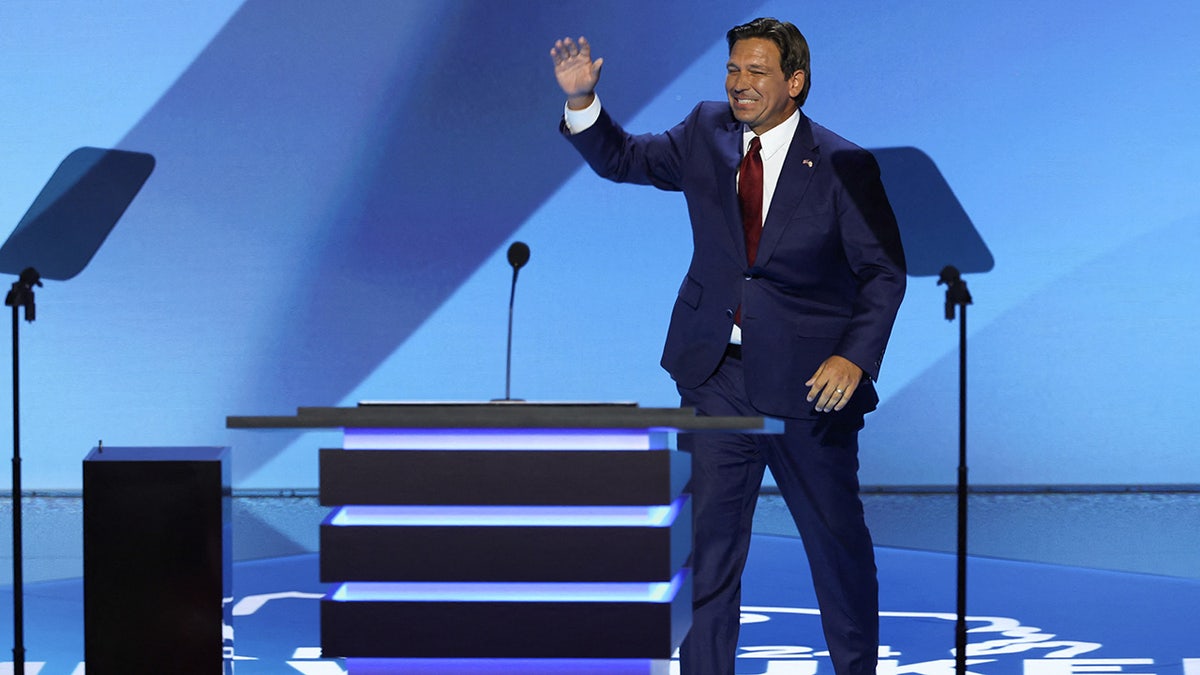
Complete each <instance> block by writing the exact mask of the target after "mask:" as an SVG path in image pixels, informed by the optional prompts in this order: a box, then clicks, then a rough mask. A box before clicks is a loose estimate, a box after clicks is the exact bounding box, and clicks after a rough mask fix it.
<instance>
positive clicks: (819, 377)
mask: <svg viewBox="0 0 1200 675" xmlns="http://www.w3.org/2000/svg"><path fill="white" fill-rule="evenodd" d="M862 374H863V371H862V368H859V367H858V366H856V365H854V363H853V362H851V361H850V360H849V359H847V358H844V357H841V356H838V355H836V354H835V355H833V356H831V357H829V358H827V359H825V362H824V363H822V364H821V367H820V368H817V372H816V373H814V374H813V376H812V377H811V378H809V380H808V382H805V383H804V386H806V387H808V388H809V390H808V402H809V403H812V402H813V401H816V402H817V412H829V411H831V410H841V409H842V408H845V407H846V404H847V403H849V402H850V397H851V396H853V395H854V390H855V389H858V383H859V382H861V381H862Z"/></svg>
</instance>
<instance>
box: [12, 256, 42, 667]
mask: <svg viewBox="0 0 1200 675" xmlns="http://www.w3.org/2000/svg"><path fill="white" fill-rule="evenodd" d="M35 285H36V286H41V285H42V279H41V275H39V274H38V272H37V270H35V269H33V268H32V267H26V268H25V270H24V271H22V272H21V276H20V278H19V279H17V280H16V281H14V282H13V285H12V289H10V290H9V291H8V295H7V296H6V297H5V298H4V304H6V305H8V306H9V307H12V354H13V357H12V371H13V377H12V385H13V425H12V426H13V458H12V510H13V516H12V518H13V522H12V531H13V546H12V547H13V672H14V673H24V672H25V574H24V562H23V559H22V557H23V552H22V546H21V538H22V531H21V366H20V364H21V349H20V342H19V340H18V337H19V334H20V333H19V330H18V328H19V327H20V325H21V322H20V321H19V320H18V318H17V314H18V310H19V308H21V307H24V308H25V320H26V321H29V322H31V323H32V322H33V320H34V319H35V318H37V306H36V305H35V304H34V297H33V287H34V286H35Z"/></svg>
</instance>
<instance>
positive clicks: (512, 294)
mask: <svg viewBox="0 0 1200 675" xmlns="http://www.w3.org/2000/svg"><path fill="white" fill-rule="evenodd" d="M527 262H529V246H528V245H526V244H525V243H524V242H520V241H514V242H513V243H512V245H511V246H509V247H508V264H509V265H512V268H513V275H512V290H511V291H509V294H508V348H507V349H506V351H505V355H504V398H503V399H501V400H504V401H520V400H521V399H514V398H512V397H511V396H510V391H511V390H510V386H511V384H512V328H513V302H514V301H515V300H516V298H517V273H518V272H520V271H521V268H522V267H524V266H525V263H527Z"/></svg>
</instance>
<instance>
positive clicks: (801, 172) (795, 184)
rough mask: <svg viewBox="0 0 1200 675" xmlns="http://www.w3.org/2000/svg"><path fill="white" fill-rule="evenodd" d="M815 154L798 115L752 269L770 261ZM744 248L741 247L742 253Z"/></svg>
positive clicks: (805, 184) (808, 126)
mask: <svg viewBox="0 0 1200 675" xmlns="http://www.w3.org/2000/svg"><path fill="white" fill-rule="evenodd" d="M817 150H818V148H817V146H816V142H815V141H814V140H813V133H812V126H811V124H810V123H809V120H808V117H806V116H805V115H804V113H800V125H799V126H797V127H796V133H795V134H794V135H793V136H792V143H791V145H790V146H788V150H787V156H786V157H785V158H784V160H783V168H782V171H781V172H780V174H779V183H777V184H776V185H775V194H774V195H772V196H771V209H770V211H768V212H767V219H766V222H765V223H764V224H763V233H762V240H761V241H759V243H758V255H757V257H756V258H755V261H754V262H755V266H756V267H761V266H763V265H766V264H767V261H769V260H770V259H771V254H772V253H773V252H774V251H775V248H776V246H778V244H779V240H780V239H781V238H782V237H783V231H784V230H785V229H786V228H787V225H788V223H789V222H790V221H791V219H792V214H793V213H795V212H796V209H797V208H798V207H799V206H800V202H801V201H802V200H803V198H804V193H805V191H806V190H807V189H808V183H809V181H810V180H812V176H813V173H814V172H815V170H816V167H817V164H818V163H819V162H820V161H821V156H820V154H819V153H818V152H817ZM735 197H736V196H735ZM735 202H736V199H735ZM744 247H745V245H744V244H743V249H744Z"/></svg>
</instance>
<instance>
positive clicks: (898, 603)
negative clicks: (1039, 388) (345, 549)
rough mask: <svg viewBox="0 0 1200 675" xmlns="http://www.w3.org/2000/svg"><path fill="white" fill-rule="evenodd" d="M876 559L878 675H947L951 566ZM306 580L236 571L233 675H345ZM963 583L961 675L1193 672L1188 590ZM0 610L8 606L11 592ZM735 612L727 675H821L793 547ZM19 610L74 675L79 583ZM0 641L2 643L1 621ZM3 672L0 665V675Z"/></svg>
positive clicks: (278, 572)
mask: <svg viewBox="0 0 1200 675" xmlns="http://www.w3.org/2000/svg"><path fill="white" fill-rule="evenodd" d="M878 560H879V562H878V565H879V576H880V586H881V589H882V590H881V609H882V612H881V614H882V624H881V626H882V638H883V644H884V646H883V647H882V648H881V656H882V659H881V665H880V668H879V673H880V675H901V674H910V673H911V674H915V675H950V674H951V673H953V672H954V661H953V652H952V650H953V646H954V624H955V621H954V619H955V617H954V608H955V559H954V556H953V555H950V554H946V553H933V552H924V551H912V550H903V549H895V548H879V549H878ZM317 572H318V562H317V556H316V554H312V553H306V554H301V555H291V556H283V557H277V558H270V559H263V560H253V561H243V562H238V563H235V565H234V594H235V597H234V604H233V614H234V619H233V628H234V649H235V652H236V654H237V661H236V665H235V671H236V673H238V675H256V674H272V675H274V674H286V673H304V674H306V675H338V674H340V673H343V672H344V669H343V666H342V664H341V663H339V662H338V661H332V660H322V659H320V653H319V649H318V645H319V641H320V638H319V628H318V598H319V597H320V596H321V594H322V593H323V592H324V591H325V587H324V585H322V584H321V583H319V581H318V576H317ZM968 574H969V582H970V583H969V603H968V608H969V611H968V615H969V621H968V626H969V628H970V632H969V640H968V641H969V647H968V654H969V656H970V659H969V664H970V668H969V670H970V672H972V673H977V674H978V675H1010V674H1013V675H1015V674H1017V673H1022V674H1027V675H1082V674H1091V673H1097V674H1099V673H1134V674H1141V675H1149V674H1154V675H1200V622H1197V620H1196V613H1197V608H1198V607H1200V580H1194V579H1182V578H1173V577H1162V576H1153V575H1145V574H1130V573H1121V572H1109V571H1097V570H1093V569H1083V568H1074V567H1066V566H1059V565H1049V564H1040V563H1027V562H1013V561H1005V560H996V559H990V558H971V559H970V562H969V567H968ZM0 603H2V604H3V606H4V607H11V606H12V590H11V586H8V587H4V588H3V589H2V590H0ZM743 605H744V606H743V628H742V639H741V643H740V644H741V652H740V654H739V659H738V671H737V672H738V674H739V675H814V674H824V673H829V674H830V675H832V668H831V667H830V665H829V661H828V659H827V658H825V657H824V656H823V654H822V649H823V640H822V638H821V632H820V627H819V625H818V619H817V616H816V610H815V607H816V603H815V600H814V598H813V594H812V590H811V588H810V584H809V581H808V571H807V565H806V563H805V561H804V555H803V550H802V547H801V544H800V542H799V540H798V539H795V538H792V537H782V536H769V535H756V536H755V537H754V543H753V547H752V552H751V557H750V561H749V563H748V566H747V570H746V575H745V583H744V597H743ZM25 612H26V621H25V644H26V649H27V656H26V660H27V672H29V673H37V674H38V675H83V668H82V666H81V665H80V662H81V661H82V660H83V588H82V580H81V579H66V580H58V581H43V582H37V583H32V584H26V593H25ZM3 642H7V644H8V645H10V646H11V644H12V616H11V613H8V612H6V613H5V616H4V617H3V618H2V619H0V643H3ZM130 649H131V650H136V649H137V636H130ZM4 653H5V656H6V657H8V656H10V655H11V651H10V650H8V649H5V650H4ZM6 661H7V659H6ZM667 670H668V672H677V666H675V665H674V664H672V665H670V666H668V667H667ZM11 672H12V665H11V661H8V662H0V675H3V674H5V673H11ZM505 672H517V671H511V670H510V671H505Z"/></svg>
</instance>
